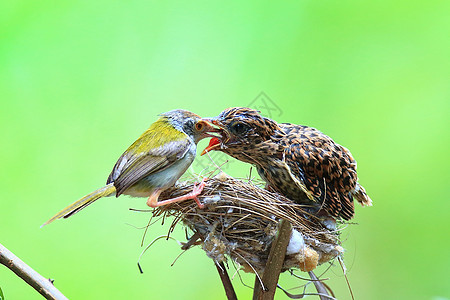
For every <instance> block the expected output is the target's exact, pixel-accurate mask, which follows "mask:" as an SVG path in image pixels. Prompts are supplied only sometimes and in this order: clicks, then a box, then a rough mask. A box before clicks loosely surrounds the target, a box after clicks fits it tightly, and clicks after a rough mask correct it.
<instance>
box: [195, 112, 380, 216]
mask: <svg viewBox="0 0 450 300" xmlns="http://www.w3.org/2000/svg"><path fill="white" fill-rule="evenodd" d="M203 120H205V121H207V122H210V123H212V124H214V125H216V126H217V127H219V129H220V130H221V135H222V137H221V138H217V137H215V138H212V139H211V141H210V143H209V145H208V147H207V148H206V149H205V150H204V151H203V152H202V155H203V154H205V153H206V152H208V151H211V150H217V151H222V152H225V153H226V154H228V155H231V156H232V157H234V158H236V159H238V160H241V161H243V162H247V163H251V164H253V165H255V166H256V168H257V170H258V173H259V175H260V176H261V177H262V179H264V180H265V181H266V183H267V184H268V186H269V188H271V189H273V190H275V191H277V192H279V193H281V194H283V195H284V196H286V197H288V198H289V199H291V200H293V201H295V202H297V203H301V204H305V205H307V206H309V207H310V209H309V210H310V211H311V212H313V213H315V214H316V215H318V216H324V217H331V218H333V219H337V218H342V219H344V220H350V219H351V218H352V217H353V215H354V205H353V198H356V200H357V201H358V202H359V203H361V204H362V205H369V206H370V205H372V201H371V199H370V198H369V196H368V195H367V194H366V191H365V190H364V188H363V187H362V186H361V185H360V184H359V183H358V181H357V180H358V177H357V174H356V161H355V160H354V159H353V157H352V155H351V153H350V151H349V150H347V149H346V148H345V147H343V146H341V145H339V144H337V143H335V142H334V141H333V140H332V139H331V138H330V137H329V136H327V135H325V134H323V133H322V132H320V131H319V130H317V129H315V128H312V127H308V126H303V125H295V124H290V123H277V122H275V121H274V120H271V119H269V118H266V117H263V116H261V114H260V113H259V112H258V111H256V110H253V109H250V108H245V107H232V108H228V109H225V110H224V111H223V112H222V113H220V114H219V116H217V117H215V118H205V119H203ZM215 131H217V129H215Z"/></svg>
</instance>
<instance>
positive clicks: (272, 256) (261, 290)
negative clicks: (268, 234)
mask: <svg viewBox="0 0 450 300" xmlns="http://www.w3.org/2000/svg"><path fill="white" fill-rule="evenodd" d="M291 232H292V226H291V224H290V223H289V222H288V221H286V220H284V219H283V220H281V222H280V229H279V230H278V235H277V237H276V239H275V240H274V241H273V243H272V247H271V248H270V253H269V258H268V259H267V263H266V267H265V269H264V274H263V276H262V284H263V285H264V287H263V286H261V282H260V280H259V278H258V276H256V279H255V287H254V290H253V300H270V299H273V297H274V296H275V290H276V289H277V283H278V278H279V277H280V273H281V269H282V267H283V263H284V257H285V256H286V249H287V246H288V244H289V240H290V239H291Z"/></svg>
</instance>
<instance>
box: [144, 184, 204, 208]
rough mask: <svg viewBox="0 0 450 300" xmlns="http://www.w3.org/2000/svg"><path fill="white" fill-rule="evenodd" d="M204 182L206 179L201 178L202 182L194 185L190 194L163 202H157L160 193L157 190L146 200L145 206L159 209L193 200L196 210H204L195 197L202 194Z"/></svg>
mask: <svg viewBox="0 0 450 300" xmlns="http://www.w3.org/2000/svg"><path fill="white" fill-rule="evenodd" d="M205 181H206V178H203V180H202V182H200V184H198V185H194V188H193V189H192V192H190V193H188V194H186V195H184V196H180V197H176V198H172V199H168V200H163V201H158V197H159V194H160V193H161V191H160V190H158V192H155V193H154V194H153V195H151V196H150V197H149V198H148V200H147V205H148V206H150V207H159V206H163V205H167V204H172V203H175V202H180V201H184V200H189V199H194V200H195V202H196V203H197V206H198V208H200V209H203V208H205V205H203V204H202V203H200V200H198V198H197V196H199V195H200V194H201V193H202V191H203V188H204V187H205V185H206V182H205Z"/></svg>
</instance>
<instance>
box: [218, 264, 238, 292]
mask: <svg viewBox="0 0 450 300" xmlns="http://www.w3.org/2000/svg"><path fill="white" fill-rule="evenodd" d="M215 265H216V268H217V272H219V276H220V280H222V284H223V288H224V289H225V293H226V294H227V299H228V300H237V296H236V292H235V291H234V288H233V284H232V283H231V280H230V277H229V276H228V272H227V269H226V268H225V265H224V264H223V262H220V263H215Z"/></svg>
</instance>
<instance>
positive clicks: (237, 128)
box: [231, 123, 248, 134]
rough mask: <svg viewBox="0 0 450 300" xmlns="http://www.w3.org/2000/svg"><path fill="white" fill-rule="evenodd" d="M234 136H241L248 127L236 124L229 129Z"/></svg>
mask: <svg viewBox="0 0 450 300" xmlns="http://www.w3.org/2000/svg"><path fill="white" fill-rule="evenodd" d="M231 128H232V129H233V131H234V132H235V133H236V134H242V133H244V132H246V131H247V129H248V126H247V125H245V124H244V123H236V124H233V126H232V127H231Z"/></svg>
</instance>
